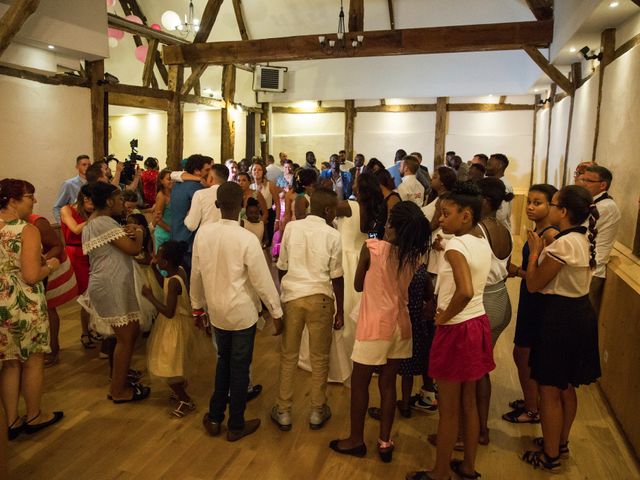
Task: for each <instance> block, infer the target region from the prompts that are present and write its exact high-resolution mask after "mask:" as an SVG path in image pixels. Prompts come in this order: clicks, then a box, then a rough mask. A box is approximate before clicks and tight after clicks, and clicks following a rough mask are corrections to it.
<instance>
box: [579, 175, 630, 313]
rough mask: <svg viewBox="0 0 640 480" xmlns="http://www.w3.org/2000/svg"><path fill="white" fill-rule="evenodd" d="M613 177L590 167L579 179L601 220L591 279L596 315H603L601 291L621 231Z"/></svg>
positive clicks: (590, 294) (590, 292) (590, 297)
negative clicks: (611, 189) (590, 196)
mask: <svg viewBox="0 0 640 480" xmlns="http://www.w3.org/2000/svg"><path fill="white" fill-rule="evenodd" d="M612 180H613V175H612V174H611V171H609V169H608V168H605V167H602V166H600V165H590V166H588V167H587V169H586V170H585V172H584V173H583V174H582V175H580V176H579V177H578V179H577V184H578V185H582V186H583V187H585V188H586V189H587V190H589V192H590V193H591V195H593V202H594V203H595V204H596V208H597V209H598V213H599V214H600V217H599V218H598V221H597V222H596V228H597V229H598V235H597V236H596V269H595V270H594V271H593V276H592V277H591V286H590V288H589V299H590V300H591V304H592V305H593V308H594V309H595V311H596V315H597V314H598V313H599V312H600V301H601V300H602V288H603V287H604V280H605V277H606V275H607V263H609V256H610V255H611V249H612V248H613V244H614V243H615V241H616V236H617V234H618V227H619V226H620V218H621V216H620V210H619V209H618V206H617V205H616V202H614V201H613V198H611V197H610V196H609V193H608V190H609V188H610V187H611V181H612Z"/></svg>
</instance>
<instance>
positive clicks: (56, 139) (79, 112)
mask: <svg viewBox="0 0 640 480" xmlns="http://www.w3.org/2000/svg"><path fill="white" fill-rule="evenodd" d="M90 101H91V100H90V95H89V89H87V88H78V87H63V86H55V85H44V84H41V83H37V82H31V81H27V80H20V79H17V78H12V77H6V76H0V132H2V134H1V135H0V152H2V155H1V156H0V178H7V177H12V178H20V179H24V180H28V181H30V182H31V183H33V184H34V186H35V187H36V196H37V199H38V203H37V204H36V206H35V213H37V214H40V215H44V216H46V217H47V218H49V219H52V218H53V217H52V214H51V206H52V205H53V202H54V201H55V198H56V195H57V193H58V188H59V187H60V185H61V184H62V182H63V181H64V180H66V179H67V178H70V177H73V176H74V175H76V174H77V173H76V170H75V168H74V167H75V158H76V156H78V155H79V154H83V153H86V154H91V149H92V141H91V106H90V105H91V104H90Z"/></svg>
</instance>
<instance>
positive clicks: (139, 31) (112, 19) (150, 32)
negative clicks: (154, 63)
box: [107, 13, 191, 45]
mask: <svg viewBox="0 0 640 480" xmlns="http://www.w3.org/2000/svg"><path fill="white" fill-rule="evenodd" d="M107 15H108V17H107V21H108V24H109V27H111V28H115V29H118V30H122V31H123V32H127V33H131V34H133V35H139V36H141V37H145V38H147V39H149V40H152V39H155V40H158V41H159V42H160V43H164V44H165V45H190V44H191V42H189V41H188V40H185V39H183V38H179V37H176V36H175V35H171V34H170V33H166V32H162V31H160V30H154V29H153V28H149V27H147V26H146V25H140V24H139V23H133V22H130V21H129V20H127V19H126V18H122V17H119V16H118V15H114V14H113V13H109V14H107Z"/></svg>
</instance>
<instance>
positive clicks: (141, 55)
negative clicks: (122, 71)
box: [136, 45, 149, 63]
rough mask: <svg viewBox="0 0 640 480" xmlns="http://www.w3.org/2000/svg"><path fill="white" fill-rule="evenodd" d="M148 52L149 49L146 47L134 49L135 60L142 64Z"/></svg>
mask: <svg viewBox="0 0 640 480" xmlns="http://www.w3.org/2000/svg"><path fill="white" fill-rule="evenodd" d="M148 50H149V47H147V46H146V45H140V46H139V47H136V58H137V59H138V60H139V61H141V62H142V63H144V61H145V60H146V59H147V51H148Z"/></svg>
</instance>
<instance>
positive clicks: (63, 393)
mask: <svg viewBox="0 0 640 480" xmlns="http://www.w3.org/2000/svg"><path fill="white" fill-rule="evenodd" d="M508 283H509V291H510V294H511V299H512V302H513V305H514V319H515V308H516V306H517V293H518V284H517V282H516V281H514V280H509V282H508ZM61 316H62V326H61V336H60V338H61V344H62V352H61V362H60V364H58V365H56V366H54V367H52V368H50V369H47V371H46V387H45V392H46V393H45V396H44V400H43V406H44V408H47V409H51V410H54V409H55V410H57V409H62V410H64V412H65V419H64V420H63V421H62V422H61V423H60V424H59V425H58V426H56V427H53V428H51V429H49V430H47V431H43V432H41V433H39V434H37V435H33V436H25V435H22V436H21V437H19V439H18V440H16V441H14V442H12V443H11V444H10V446H9V452H8V453H9V469H10V478H13V479H21V480H32V479H33V480H40V479H50V480H57V479H92V480H98V479H123V480H126V479H160V478H168V479H169V478H170V479H185V480H200V479H213V478H215V479H241V478H242V479H247V478H249V479H270V480H271V479H273V480H281V479H294V478H305V479H331V480H340V479H347V480H355V479H358V480H360V479H401V478H404V475H405V474H406V472H408V471H410V470H414V469H422V468H424V467H431V466H432V465H433V463H434V460H435V448H433V447H431V446H430V445H429V444H428V443H427V441H426V437H427V435H428V434H429V433H432V432H435V430H436V426H437V419H438V417H437V415H424V414H421V413H414V415H413V418H411V419H404V418H401V417H399V416H397V417H396V422H395V424H394V427H393V438H394V440H395V442H396V451H395V453H394V458H393V463H391V464H383V463H382V462H381V461H380V460H379V458H378V456H377V453H376V449H375V442H376V439H377V433H378V432H377V427H378V426H377V424H376V422H375V421H374V420H371V419H367V423H366V441H367V446H368V448H369V453H368V455H367V457H366V458H364V459H357V458H351V457H344V456H340V455H337V454H335V453H333V452H332V451H331V450H329V448H327V445H328V443H329V441H330V440H332V439H334V438H339V437H344V436H345V435H346V434H347V433H348V428H349V395H350V391H349V389H348V388H346V387H343V386H341V385H330V386H329V389H328V395H329V404H330V406H331V408H332V411H333V418H332V419H331V420H330V421H329V422H328V423H327V425H326V427H325V428H323V429H322V430H320V431H311V430H310V429H309V428H308V417H307V415H308V401H309V399H308V397H309V385H310V381H309V379H310V375H309V373H307V372H304V371H302V370H299V371H298V374H297V385H296V392H295V405H294V410H293V420H294V426H293V429H292V431H290V432H281V431H280V430H278V429H277V428H276V426H275V425H274V424H272V423H271V421H270V420H269V415H268V414H269V411H270V409H271V406H272V404H273V402H274V399H275V394H276V388H277V380H278V364H279V357H278V340H277V339H276V338H274V337H271V336H270V335H269V334H268V333H267V332H260V333H259V334H258V336H257V338H256V348H255V353H254V379H255V381H256V382H258V383H262V384H263V385H264V391H263V393H262V394H261V395H260V396H259V397H258V398H257V399H256V400H254V401H252V402H251V403H250V404H249V405H248V408H247V418H254V417H259V418H261V419H262V422H263V423H262V426H261V427H260V429H259V430H258V432H257V433H256V434H254V435H251V436H249V437H247V438H245V439H243V440H241V441H239V442H237V443H228V442H227V441H226V439H225V437H224V436H221V437H219V438H211V437H208V436H207V435H206V434H205V432H204V429H203V428H202V426H201V423H200V422H201V418H202V415H203V413H204V412H205V411H206V409H207V404H208V400H209V395H210V394H211V389H212V386H213V374H214V369H215V357H214V356H213V353H212V354H211V355H210V356H209V358H205V359H203V361H202V362H201V364H200V365H198V368H197V371H196V373H195V375H194V376H193V377H192V378H191V379H190V386H189V391H190V392H191V394H192V396H193V397H194V399H195V400H196V402H197V404H198V409H197V411H196V412H195V413H193V414H190V415H188V416H187V417H185V418H184V419H176V418H171V417H170V416H169V412H170V403H169V401H168V394H169V390H168V388H167V387H166V386H165V385H164V384H163V382H162V381H160V380H159V379H149V378H148V377H145V382H147V383H148V382H150V384H151V387H152V393H151V397H150V398H149V399H148V400H147V401H145V402H141V403H138V404H125V405H114V404H113V403H111V402H109V401H107V400H106V398H105V395H106V393H107V388H108V383H107V373H108V372H107V361H106V360H100V359H98V355H97V351H95V350H93V351H87V350H84V349H83V348H82V347H81V345H80V341H79V336H80V329H79V320H78V307H76V306H75V305H74V304H73V303H72V304H70V305H67V306H65V307H64V308H63V309H61ZM514 324H515V321H514V322H512V323H511V325H510V326H509V327H508V328H507V330H506V331H505V332H504V334H503V335H502V337H501V338H500V340H499V341H498V345H497V348H496V351H495V359H496V364H497V369H496V371H495V372H494V373H493V374H492V379H493V399H492V404H491V411H490V421H489V426H490V429H491V443H490V445H488V446H486V447H480V448H479V450H478V461H477V470H478V471H479V472H481V473H482V474H483V479H505V480H506V479H509V480H511V479H542V478H548V477H549V476H548V475H545V474H543V473H541V472H536V471H533V470H532V469H531V468H530V467H529V466H528V465H525V464H524V463H523V462H522V461H521V460H520V459H519V455H520V454H521V452H522V451H523V450H525V449H528V448H532V444H531V439H532V438H533V437H534V436H538V435H540V427H539V426H536V425H511V424H508V423H506V422H504V421H502V420H501V419H500V415H501V414H502V413H504V412H505V411H506V410H507V408H506V405H507V402H508V401H509V400H513V399H514V398H518V397H520V396H521V395H520V393H519V387H518V380H517V373H516V370H515V367H514V365H513V361H512V359H511V349H512V339H513V332H514ZM133 366H134V367H135V368H139V369H146V359H145V348H144V340H142V339H141V340H140V341H139V345H138V348H137V349H136V354H135V357H134V362H133ZM418 385H419V381H418V380H417V379H416V388H417V386H418ZM578 396H579V407H578V416H577V419H576V422H575V425H574V428H573V432H572V436H571V443H570V447H571V458H570V459H569V460H568V461H565V464H564V467H563V472H562V473H561V474H559V475H554V476H553V478H559V479H560V478H566V479H576V480H577V479H625V480H626V479H638V478H640V470H639V469H638V466H637V463H636V461H635V458H634V456H633V454H632V453H631V452H630V450H629V449H628V447H627V445H626V443H625V441H624V439H623V437H622V435H621V433H620V431H619V429H618V427H617V425H616V422H615V420H614V419H613V418H612V417H611V414H610V412H609V411H608V409H607V408H606V406H605V404H604V402H603V399H602V397H601V394H600V391H599V390H598V388H597V387H596V386H594V385H592V386H588V387H582V388H580V389H579V392H578ZM378 399H379V396H378V392H377V385H376V382H375V380H374V381H373V382H372V385H371V403H372V405H375V404H377V402H378ZM456 455H460V454H456Z"/></svg>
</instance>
